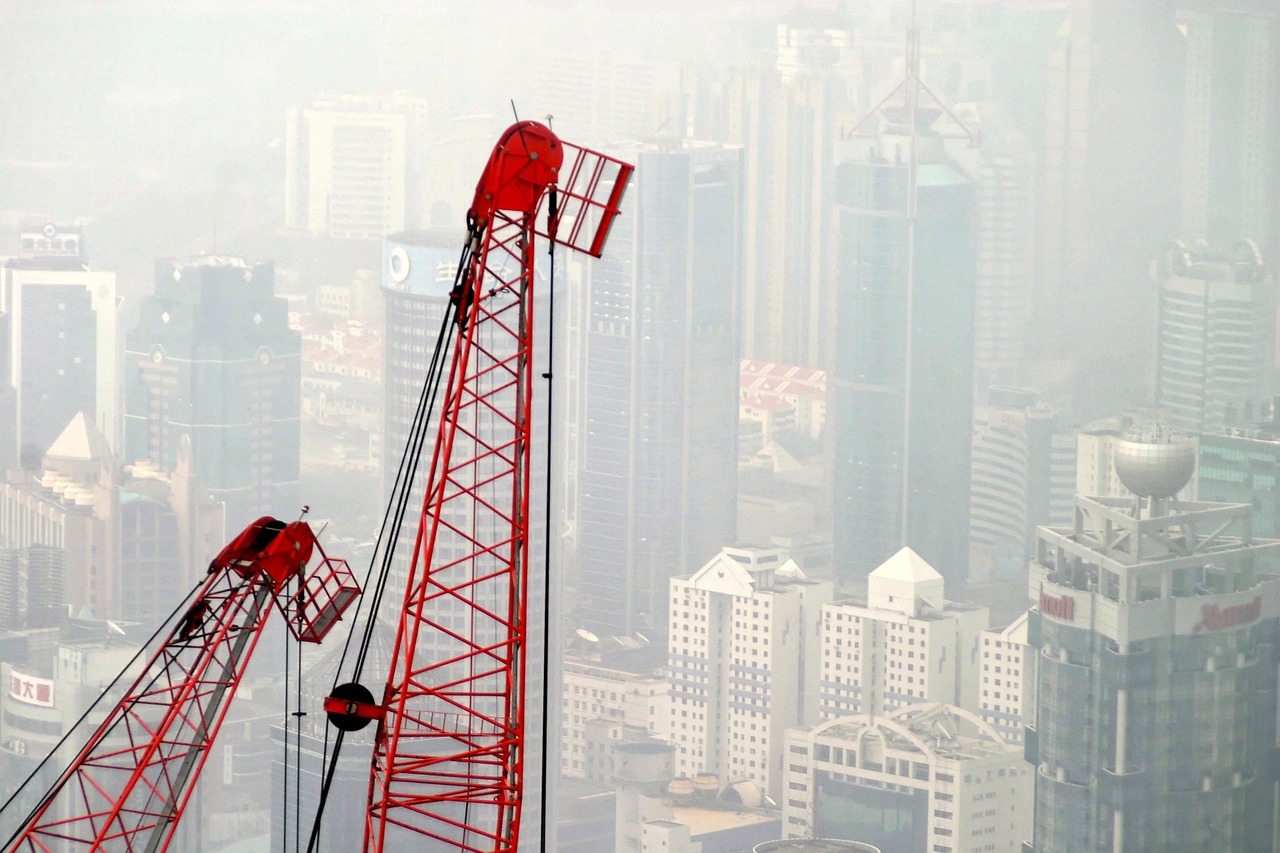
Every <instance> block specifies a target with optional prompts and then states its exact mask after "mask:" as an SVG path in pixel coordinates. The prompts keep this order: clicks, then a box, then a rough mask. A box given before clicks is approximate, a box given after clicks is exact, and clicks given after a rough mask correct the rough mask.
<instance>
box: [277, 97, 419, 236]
mask: <svg viewBox="0 0 1280 853" xmlns="http://www.w3.org/2000/svg"><path fill="white" fill-rule="evenodd" d="M426 121H427V102H426V100H425V99H423V98H418V97H414V96H413V95H411V94H410V93H408V92H405V91H396V92H394V93H392V94H390V95H387V96H384V97H358V96H354V95H348V96H326V97H320V98H316V99H314V100H313V101H312V102H311V104H310V105H308V106H306V107H297V106H295V107H290V109H289V113H288V131H287V136H286V142H285V144H286V146H287V147H286V150H285V158H286V159H285V224H286V225H288V226H290V227H292V228H299V229H302V230H305V231H308V232H310V233H312V234H325V235H327V236H330V237H343V238H356V239H380V238H382V237H385V236H387V235H388V234H391V233H394V232H397V231H403V230H404V229H405V228H418V227H421V226H422V225H423V224H425V221H426V211H425V210H424V209H423V208H424V206H425V202H426V195H425V193H426V187H425V185H424V181H423V173H424V170H425V168H426V150H425V149H426V144H427V140H426V135H425V134H426Z"/></svg>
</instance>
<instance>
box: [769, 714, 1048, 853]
mask: <svg viewBox="0 0 1280 853" xmlns="http://www.w3.org/2000/svg"><path fill="white" fill-rule="evenodd" d="M786 757H787V773H786V791H785V792H784V793H785V798H784V801H783V803H782V814H783V824H782V825H783V834H784V835H785V836H786V837H788V838H806V837H817V838H856V839H858V840H859V841H864V842H866V843H869V844H874V845H876V846H877V847H879V848H880V849H882V850H885V851H889V850H895V851H923V853H1017V851H1019V850H1021V849H1022V842H1023V841H1026V840H1028V839H1029V838H1030V837H1031V830H1032V816H1033V810H1032V809H1033V801H1034V797H1033V792H1034V785H1033V784H1032V776H1031V773H1032V768H1031V765H1030V764H1028V763H1027V762H1026V761H1024V760H1023V757H1022V750H1021V749H1020V748H1019V747H1017V746H1014V745H1012V744H1008V743H1006V742H1005V741H1004V739H1003V738H1001V737H1000V735H999V733H998V732H996V731H995V730H994V729H993V728H991V727H990V726H988V725H987V724H986V723H984V722H982V720H980V719H978V717H977V716H976V715H975V714H972V713H970V712H968V711H965V710H963V709H962V708H956V707H954V706H951V705H945V704H932V705H928V704H922V705H913V706H911V707H908V708H900V709H898V710H897V711H894V712H893V713H891V714H889V715H888V716H876V715H867V714H864V715H858V716H850V717H841V718H839V719H835V720H829V721H827V722H825V723H821V724H819V725H816V726H810V727H807V728H797V729H792V730H791V731H789V732H787V756H786Z"/></svg>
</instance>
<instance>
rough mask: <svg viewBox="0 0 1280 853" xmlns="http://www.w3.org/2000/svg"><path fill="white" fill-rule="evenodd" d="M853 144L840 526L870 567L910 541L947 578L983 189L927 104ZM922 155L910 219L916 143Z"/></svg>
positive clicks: (854, 572) (843, 296) (956, 519)
mask: <svg viewBox="0 0 1280 853" xmlns="http://www.w3.org/2000/svg"><path fill="white" fill-rule="evenodd" d="M888 118H889V124H888V125H887V127H886V129H885V132H884V133H883V134H881V136H880V137H878V138H870V139H862V140H857V141H855V142H851V143H850V150H848V151H847V152H846V156H845V157H844V158H843V162H842V163H841V164H840V165H838V166H837V168H836V241H837V252H836V275H837V277H838V278H837V287H838V288H839V294H838V297H837V298H838V302H839V308H838V313H837V334H836V345H835V352H836V354H835V359H836V360H835V371H834V373H835V377H834V379H835V381H834V383H833V391H834V407H833V413H832V422H833V427H834V430H835V432H834V437H835V438H834V448H835V463H834V466H833V469H832V474H833V477H834V484H833V499H834V500H833V508H832V528H833V539H834V544H835V554H836V560H837V565H838V569H837V571H838V572H839V573H841V574H842V575H843V576H844V577H845V578H848V579H852V578H854V577H862V576H865V574H866V573H867V572H870V571H871V570H872V569H873V568H875V567H876V566H878V565H880V563H882V562H884V560H886V559H888V558H889V557H890V556H891V555H892V554H894V553H895V552H897V551H898V549H899V548H901V547H903V546H904V545H905V546H910V547H911V548H912V549H914V550H915V551H916V552H917V553H918V554H919V555H920V556H921V557H923V558H924V559H925V560H926V561H927V562H928V563H929V564H930V565H932V566H934V567H935V568H936V569H937V570H938V571H939V572H941V573H942V575H943V576H945V577H946V578H948V579H949V580H951V581H953V582H954V581H962V580H963V578H964V577H965V574H966V571H967V566H968V553H969V534H968V522H969V499H968V491H967V490H968V483H969V456H970V443H969V434H970V421H971V419H972V412H973V389H972V376H973V350H974V347H973V318H974V300H975V295H974V290H975V276H976V261H975V251H976V236H975V235H976V225H975V222H974V215H975V214H974V188H973V184H972V182H971V181H970V179H969V178H968V176H967V175H966V174H965V173H964V172H963V171H962V170H961V169H960V168H959V167H958V166H957V165H956V164H955V163H954V162H952V161H951V160H950V159H948V158H947V157H946V155H945V153H944V151H943V147H942V139H941V137H940V136H938V135H936V134H935V133H933V132H932V131H931V130H930V127H931V125H932V123H933V121H934V120H936V119H937V118H938V113H937V112H936V111H932V110H920V111H919V114H918V121H919V124H918V126H917V128H916V133H917V134H918V135H917V136H915V137H914V138H913V136H912V135H911V133H910V128H909V126H908V125H907V124H906V121H907V119H906V117H905V116H904V115H897V114H895V115H891V116H888ZM912 144H916V145H918V146H919V149H918V151H917V155H916V156H917V158H918V165H917V166H916V167H915V172H916V189H915V202H914V216H913V211H912V209H911V208H912V206H913V205H912V202H911V189H910V177H911V165H910V163H909V159H910V154H909V146H910V145H912Z"/></svg>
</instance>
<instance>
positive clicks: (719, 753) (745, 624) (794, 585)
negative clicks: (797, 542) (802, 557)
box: [666, 548, 832, 799]
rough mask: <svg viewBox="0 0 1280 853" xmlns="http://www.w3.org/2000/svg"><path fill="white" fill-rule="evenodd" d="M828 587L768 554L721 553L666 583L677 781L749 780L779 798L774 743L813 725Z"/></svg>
mask: <svg viewBox="0 0 1280 853" xmlns="http://www.w3.org/2000/svg"><path fill="white" fill-rule="evenodd" d="M831 593H832V588H831V582H830V581H814V580H809V579H808V578H806V577H805V575H804V572H802V571H800V567H799V566H797V565H796V564H795V563H794V562H793V561H791V560H789V559H784V555H783V553H782V552H781V551H779V550H777V549H770V548H724V549H723V550H721V552H720V553H719V554H717V555H716V556H715V557H713V558H712V559H711V560H710V561H709V562H708V563H707V564H706V565H704V566H703V567H702V568H700V569H698V571H696V572H694V573H693V574H692V575H690V576H689V577H687V578H675V579H673V580H672V581H671V600H670V608H669V610H670V615H669V620H670V621H669V623H668V624H669V626H670V645H669V648H670V654H669V658H668V672H669V673H670V678H671V704H670V713H671V716H670V720H669V722H668V723H667V730H666V734H667V737H668V739H670V741H671V742H672V743H673V744H674V745H675V747H676V750H675V764H676V773H678V774H680V775H683V776H690V777H692V776H695V775H697V774H699V773H712V774H715V775H716V776H719V777H721V778H723V779H725V780H726V781H730V780H732V781H737V780H741V779H750V780H751V781H753V782H755V783H756V784H758V785H759V786H760V787H761V789H763V790H765V791H767V792H768V793H769V795H770V796H771V797H774V798H775V799H777V798H780V797H781V796H782V795H783V785H782V780H783V758H784V751H783V739H784V735H785V732H786V730H787V728H788V727H790V726H800V725H805V724H806V723H812V722H817V721H818V719H819V714H818V662H819V660H820V650H821V646H820V638H819V630H818V629H819V626H820V625H821V624H822V607H823V605H824V604H827V603H828V602H830V601H831Z"/></svg>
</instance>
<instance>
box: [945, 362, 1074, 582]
mask: <svg viewBox="0 0 1280 853" xmlns="http://www.w3.org/2000/svg"><path fill="white" fill-rule="evenodd" d="M987 397H988V403H987V405H983V406H978V407H976V408H975V410H974V416H973V423H974V428H973V463H972V475H971V476H972V478H971V480H970V507H969V525H970V528H969V530H970V533H969V536H970V540H969V542H970V549H971V550H970V555H969V556H970V567H969V575H970V577H971V578H973V579H984V580H985V579H991V578H996V577H1013V576H1015V575H1020V573H1021V571H1022V569H1023V567H1024V566H1025V565H1026V561H1027V558H1028V557H1030V556H1031V549H1032V545H1033V543H1034V542H1035V530H1036V527H1037V526H1038V525H1041V524H1065V523H1066V522H1067V521H1068V520H1069V519H1070V517H1071V498H1072V496H1073V495H1074V494H1075V475H1076V459H1075V449H1076V437H1075V432H1074V430H1072V429H1071V428H1070V427H1069V426H1068V424H1067V423H1066V422H1065V418H1064V417H1063V416H1062V415H1061V414H1060V413H1058V412H1056V411H1055V410H1054V409H1053V408H1051V407H1050V406H1048V405H1047V404H1045V403H1044V402H1043V400H1042V399H1041V395H1039V394H1037V393H1036V392H1034V391H1025V390H1022V389H1017V388H1003V387H993V388H991V389H990V391H989V392H988V395H987Z"/></svg>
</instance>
